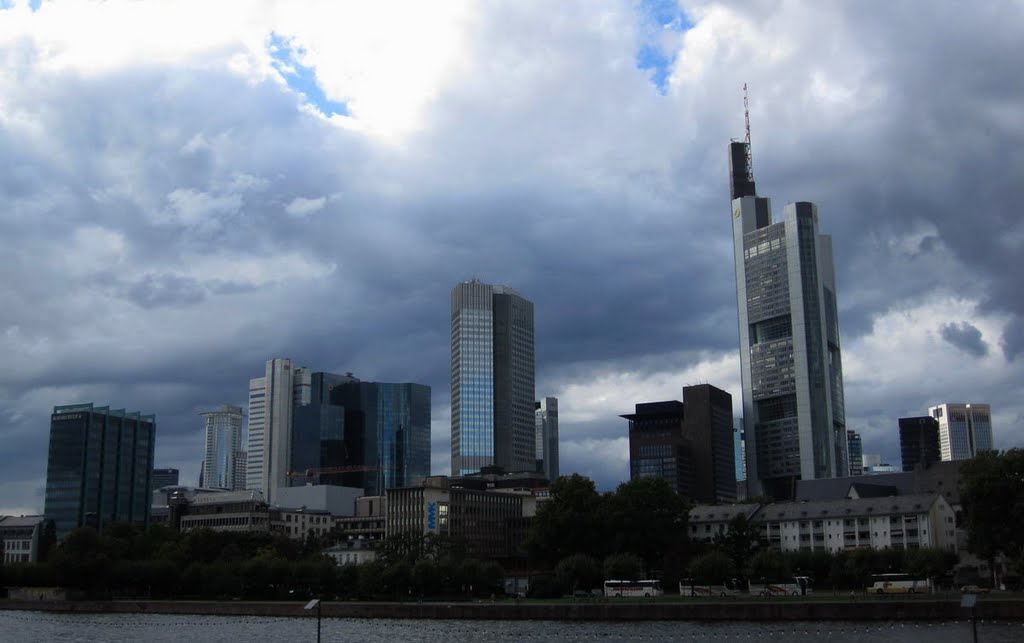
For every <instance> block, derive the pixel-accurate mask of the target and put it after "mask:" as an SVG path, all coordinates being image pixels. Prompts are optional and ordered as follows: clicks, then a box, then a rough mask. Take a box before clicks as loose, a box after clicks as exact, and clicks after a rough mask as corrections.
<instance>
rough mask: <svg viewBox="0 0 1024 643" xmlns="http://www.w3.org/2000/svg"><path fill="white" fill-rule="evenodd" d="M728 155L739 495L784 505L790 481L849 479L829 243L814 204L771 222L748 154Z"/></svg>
mask: <svg viewBox="0 0 1024 643" xmlns="http://www.w3.org/2000/svg"><path fill="white" fill-rule="evenodd" d="M729 152H730V175H731V196H732V225H733V246H734V252H735V269H736V299H737V307H738V311H739V340H740V341H739V343H740V373H741V378H742V386H743V421H744V427H743V428H744V432H745V435H746V444H747V486H748V489H749V493H750V494H751V495H761V494H764V495H768V496H772V497H775V498H792V497H793V493H794V491H795V488H796V482H797V481H798V480H801V479H813V478H832V477H836V476H841V475H845V474H846V473H847V472H848V471H849V464H848V455H847V441H846V419H845V408H844V398H843V376H842V356H841V348H840V332H839V316H838V312H837V311H838V308H837V305H836V286H835V274H834V268H833V260H832V240H831V237H829V236H828V235H823V234H819V232H818V211H817V207H816V206H815V205H814V204H813V203H809V202H805V201H800V202H796V203H791V204H789V205H787V206H786V207H785V208H783V216H782V220H781V221H778V222H773V220H772V211H771V202H770V200H769V199H768V198H766V197H761V196H758V195H757V193H756V188H755V184H754V181H753V176H752V172H751V167H750V148H749V145H747V144H746V143H742V142H739V143H732V144H730V147H729Z"/></svg>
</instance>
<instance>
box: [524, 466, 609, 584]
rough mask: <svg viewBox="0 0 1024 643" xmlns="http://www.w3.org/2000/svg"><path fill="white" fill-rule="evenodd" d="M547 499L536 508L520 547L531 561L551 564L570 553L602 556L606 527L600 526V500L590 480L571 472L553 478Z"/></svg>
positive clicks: (605, 546) (606, 545) (604, 548)
mask: <svg viewBox="0 0 1024 643" xmlns="http://www.w3.org/2000/svg"><path fill="white" fill-rule="evenodd" d="M550 491H551V500H550V501H548V502H547V503H545V504H544V505H543V506H541V507H540V509H538V510H537V515H536V516H535V517H534V519H533V523H532V524H531V526H530V531H529V533H528V534H527V538H526V542H525V544H524V546H525V547H526V551H527V552H528V553H529V555H530V557H531V558H533V559H534V560H537V561H540V562H545V563H548V564H549V565H553V564H555V563H556V562H558V561H559V560H562V559H563V558H565V557H567V556H571V555H573V554H586V555H590V556H594V557H598V558H603V557H604V554H605V553H606V551H607V549H608V543H607V536H608V529H606V528H602V525H601V520H600V516H601V508H602V505H603V499H602V497H601V495H600V494H598V493H597V489H596V488H595V487H594V482H593V481H592V480H590V479H589V478H586V477H584V476H581V475H579V474H576V473H574V474H573V475H571V476H568V477H566V476H562V477H559V478H556V479H555V481H554V482H553V483H552V484H551V490H550Z"/></svg>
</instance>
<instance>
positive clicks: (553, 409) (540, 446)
mask: <svg viewBox="0 0 1024 643" xmlns="http://www.w3.org/2000/svg"><path fill="white" fill-rule="evenodd" d="M534 421H535V425H534V426H535V427H536V434H535V440H536V442H537V449H536V456H537V472H538V473H543V474H544V477H545V478H547V479H548V480H554V479H555V478H557V477H558V475H559V474H558V398H557V397H545V398H544V399H543V400H540V401H538V402H535V403H534Z"/></svg>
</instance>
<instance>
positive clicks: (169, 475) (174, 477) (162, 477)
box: [150, 469, 180, 491]
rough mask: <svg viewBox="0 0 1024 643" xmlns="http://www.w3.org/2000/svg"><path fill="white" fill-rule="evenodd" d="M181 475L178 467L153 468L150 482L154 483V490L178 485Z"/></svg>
mask: <svg viewBox="0 0 1024 643" xmlns="http://www.w3.org/2000/svg"><path fill="white" fill-rule="evenodd" d="M179 477H180V475H179V471H178V470H177V469H153V475H152V477H151V478H150V484H152V485H153V491H156V490H157V489H162V488H163V487H176V486H178V484H179Z"/></svg>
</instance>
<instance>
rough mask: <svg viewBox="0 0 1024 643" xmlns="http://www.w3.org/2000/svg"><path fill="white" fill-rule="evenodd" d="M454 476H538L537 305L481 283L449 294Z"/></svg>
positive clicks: (465, 284) (504, 288)
mask: <svg viewBox="0 0 1024 643" xmlns="http://www.w3.org/2000/svg"><path fill="white" fill-rule="evenodd" d="M451 313H452V315H451V318H452V366H451V367H452V411H451V412H452V419H451V421H452V475H456V476H457V475H465V474H470V473H475V472H477V471H480V469H481V467H486V466H499V467H502V468H503V469H505V470H506V471H533V470H534V468H535V467H536V456H535V450H536V445H535V436H534V434H535V430H536V429H535V416H534V344H533V302H530V301H528V300H526V299H524V298H523V297H522V296H521V295H520V294H519V293H517V292H516V291H515V290H512V289H511V288H509V287H507V286H493V285H490V284H485V283H483V282H481V281H479V280H476V279H474V280H472V281H466V282H463V283H461V284H458V285H457V286H455V288H454V289H453V290H452V302H451Z"/></svg>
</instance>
